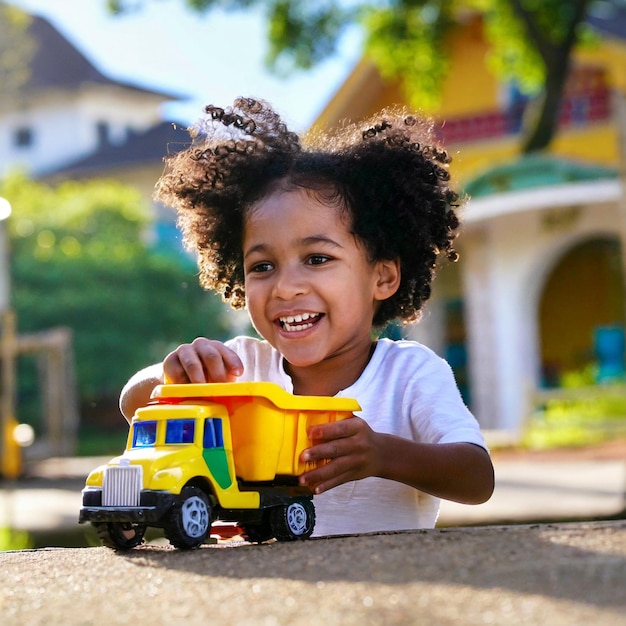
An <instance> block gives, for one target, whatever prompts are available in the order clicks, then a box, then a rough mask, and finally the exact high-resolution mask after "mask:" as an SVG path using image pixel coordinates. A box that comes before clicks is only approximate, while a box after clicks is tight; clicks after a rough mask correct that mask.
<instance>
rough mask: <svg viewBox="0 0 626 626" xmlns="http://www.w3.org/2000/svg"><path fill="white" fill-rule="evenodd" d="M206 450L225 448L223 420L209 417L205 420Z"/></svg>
mask: <svg viewBox="0 0 626 626" xmlns="http://www.w3.org/2000/svg"><path fill="white" fill-rule="evenodd" d="M203 447H204V448H223V447H224V434H223V433H222V420H221V419H218V418H215V417H208V418H207V419H205V420H204V442H203Z"/></svg>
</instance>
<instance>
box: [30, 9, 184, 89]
mask: <svg viewBox="0 0 626 626" xmlns="http://www.w3.org/2000/svg"><path fill="white" fill-rule="evenodd" d="M28 32H29V34H30V35H31V36H32V37H33V38H34V40H35V42H36V49H35V53H34V57H33V60H32V63H31V65H30V70H31V72H30V79H29V81H28V83H27V85H26V90H28V91H39V90H43V89H50V88H61V89H76V88H78V87H81V86H82V85H84V84H89V83H91V84H99V85H110V86H114V85H117V86H121V87H124V88H126V89H133V90H135V91H139V92H142V93H146V94H154V95H158V96H162V97H163V98H164V99H170V100H180V99H183V97H184V96H182V95H181V94H174V93H172V92H166V91H161V90H155V89H146V88H144V87H141V86H139V85H137V84H134V83H129V82H125V81H119V80H114V79H112V78H109V77H108V76H105V75H104V74H102V72H100V70H98V69H97V68H96V67H95V66H94V65H93V64H92V63H91V62H90V61H89V60H88V59H87V57H85V56H84V55H83V54H82V52H80V51H79V50H78V49H77V48H76V47H75V46H74V45H72V44H71V43H70V42H69V41H68V40H67V39H66V38H65V37H64V36H63V35H62V34H61V33H60V32H59V31H58V30H57V29H56V28H55V27H54V26H53V25H52V24H51V23H50V22H48V21H47V20H46V19H44V18H43V17H39V16H36V15H34V16H33V19H32V22H31V23H30V25H29V27H28Z"/></svg>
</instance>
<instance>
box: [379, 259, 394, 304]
mask: <svg viewBox="0 0 626 626" xmlns="http://www.w3.org/2000/svg"><path fill="white" fill-rule="evenodd" d="M374 276H375V279H376V282H375V284H374V299H375V300H378V301H381V300H386V299H387V298H391V296H393V294H394V293H396V291H398V287H399V286H400V259H391V260H388V259H383V260H380V261H376V266H375V269H374Z"/></svg>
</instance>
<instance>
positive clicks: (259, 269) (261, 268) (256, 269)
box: [248, 261, 274, 274]
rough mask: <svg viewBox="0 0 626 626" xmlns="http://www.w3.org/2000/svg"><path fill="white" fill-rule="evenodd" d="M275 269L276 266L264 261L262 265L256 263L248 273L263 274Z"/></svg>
mask: <svg viewBox="0 0 626 626" xmlns="http://www.w3.org/2000/svg"><path fill="white" fill-rule="evenodd" d="M273 269H274V266H273V265H272V264H271V263H269V262H268V261H263V262H261V263H255V264H254V265H252V266H251V267H250V269H249V270H248V273H250V274H262V273H264V272H269V271H271V270H273Z"/></svg>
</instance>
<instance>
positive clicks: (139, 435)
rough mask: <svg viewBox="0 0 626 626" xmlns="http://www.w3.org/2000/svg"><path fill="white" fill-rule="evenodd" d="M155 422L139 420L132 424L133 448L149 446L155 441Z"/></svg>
mask: <svg viewBox="0 0 626 626" xmlns="http://www.w3.org/2000/svg"><path fill="white" fill-rule="evenodd" d="M156 427H157V423H156V422H139V423H138V424H135V425H134V426H133V448H149V447H150V446H153V445H154V442H155V441H156Z"/></svg>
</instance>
